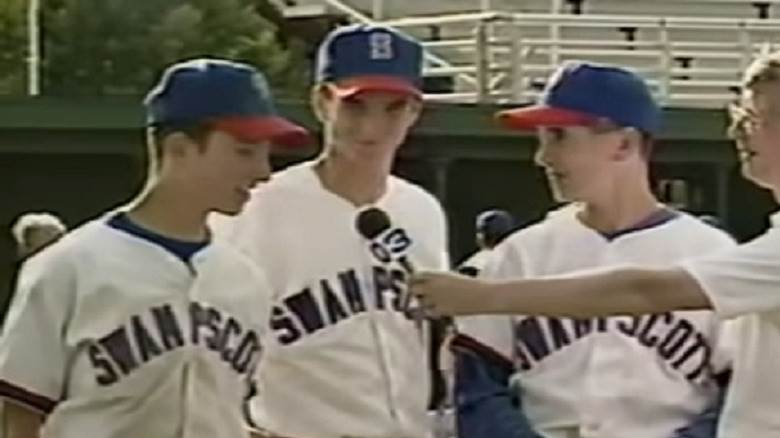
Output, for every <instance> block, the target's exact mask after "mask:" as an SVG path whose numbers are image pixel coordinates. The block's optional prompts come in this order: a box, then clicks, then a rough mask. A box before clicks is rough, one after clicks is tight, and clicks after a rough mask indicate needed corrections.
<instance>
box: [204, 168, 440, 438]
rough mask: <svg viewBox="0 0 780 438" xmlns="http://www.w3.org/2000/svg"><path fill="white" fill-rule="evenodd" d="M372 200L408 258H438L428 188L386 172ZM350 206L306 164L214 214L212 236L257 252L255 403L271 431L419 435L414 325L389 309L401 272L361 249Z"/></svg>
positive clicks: (400, 291) (401, 290)
mask: <svg viewBox="0 0 780 438" xmlns="http://www.w3.org/2000/svg"><path fill="white" fill-rule="evenodd" d="M376 206H377V207H379V208H381V209H383V210H384V211H385V212H386V213H387V214H388V215H389V217H390V219H391V222H392V226H393V227H394V228H398V229H402V230H404V232H405V233H406V234H407V235H408V236H409V237H410V239H411V246H410V247H409V248H408V250H407V254H408V256H409V258H410V259H411V261H412V263H413V264H414V265H415V266H416V267H418V268H420V269H423V268H427V269H442V268H444V267H446V263H447V262H446V260H447V255H446V254H447V253H446V228H445V219H444V213H443V211H442V209H441V207H440V205H439V203H438V202H437V201H436V199H435V198H434V197H433V196H431V195H430V194H429V193H427V192H425V191H424V190H422V189H421V188H420V187H417V186H415V185H412V184H411V183H408V182H406V181H403V180H401V179H399V178H395V177H390V179H389V180H388V186H387V192H386V193H385V195H384V196H383V197H382V198H381V199H380V200H379V201H378V202H377V203H376ZM359 211H360V210H359V209H358V208H357V207H355V206H354V205H352V204H351V203H350V202H348V201H347V200H345V199H343V198H341V197H339V196H337V195H336V194H334V193H332V192H330V191H328V190H326V189H325V188H324V187H323V186H322V184H321V183H320V180H319V177H318V176H317V175H316V173H315V172H314V169H313V163H311V162H307V163H303V164H299V165H296V166H293V167H291V168H288V169H286V170H285V171H283V172H281V173H278V174H276V175H274V177H273V179H272V181H271V182H270V183H268V184H265V185H263V186H261V187H260V188H258V189H257V190H256V191H255V192H254V193H253V195H252V199H251V201H250V202H249V204H248V205H247V206H246V208H245V210H244V213H243V214H242V215H240V216H239V217H238V218H237V220H232V221H230V220H228V221H224V222H222V220H224V218H223V219H222V220H220V219H217V225H216V228H217V230H219V231H218V233H219V235H223V236H225V237H227V238H228V239H230V240H231V241H232V242H233V243H234V244H236V245H238V247H239V248H240V249H242V250H243V251H245V252H246V253H247V254H249V255H250V256H251V257H252V258H253V259H254V260H255V261H257V263H258V264H259V266H261V267H262V268H263V269H264V270H265V271H266V274H267V277H268V279H269V281H270V283H271V287H272V290H273V293H274V297H275V305H274V307H273V314H272V318H271V329H272V333H271V336H270V337H269V339H268V341H267V343H264V344H267V345H268V350H267V351H266V354H265V355H264V357H263V359H262V361H261V364H260V367H259V373H258V388H259V395H258V397H256V399H255V400H254V403H253V412H254V415H255V421H256V423H257V424H258V425H260V426H262V427H266V428H268V429H269V430H271V431H273V432H275V433H278V434H282V435H289V436H294V437H318V438H320V437H321V438H331V437H332V438H337V437H342V436H359V437H415V438H417V437H424V436H427V435H428V433H429V420H428V417H427V415H426V408H427V402H428V398H429V382H428V369H427V363H426V362H427V360H426V351H425V342H424V339H423V338H422V334H421V331H422V330H421V327H420V326H419V324H417V323H416V322H415V321H414V320H412V319H410V318H408V317H407V316H405V315H404V314H403V313H402V312H399V311H398V303H399V299H400V298H401V297H403V296H404V294H405V292H406V282H405V280H406V278H407V273H406V272H405V271H404V270H403V269H401V267H400V266H398V265H397V264H395V263H391V264H389V265H388V264H383V263H381V262H378V261H377V260H375V259H374V258H373V257H372V256H371V254H370V252H369V251H368V242H366V241H365V239H363V238H362V237H361V236H360V235H359V234H358V232H357V231H356V228H355V220H356V217H357V214H358V212H359ZM220 222H222V223H220ZM260 316H261V315H258V317H260Z"/></svg>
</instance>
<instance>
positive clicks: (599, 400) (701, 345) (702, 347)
mask: <svg viewBox="0 0 780 438" xmlns="http://www.w3.org/2000/svg"><path fill="white" fill-rule="evenodd" d="M580 209H581V207H580V206H579V205H570V206H567V207H564V208H562V209H560V210H558V211H554V212H552V213H550V214H549V215H548V216H547V218H546V219H545V220H543V221H542V222H540V223H538V224H535V225H533V226H530V227H528V228H526V229H523V230H520V231H518V232H516V233H515V234H513V235H511V236H510V237H509V238H508V239H507V240H506V241H505V242H503V243H502V244H501V245H499V246H498V247H497V248H496V250H495V251H494V252H493V254H492V255H491V259H490V260H489V262H488V264H487V266H486V267H485V269H484V270H483V273H482V275H483V276H485V277H489V278H518V277H523V278H534V277H536V278H539V277H544V276H552V275H562V274H567V273H572V272H575V271H579V270H590V269H599V268H603V267H619V266H632V265H633V266H643V267H653V266H658V267H660V266H668V265H670V264H671V263H674V262H676V261H679V260H682V259H685V258H688V257H692V256H697V255H701V254H704V253H707V252H713V251H715V250H718V249H723V248H728V247H731V246H733V245H734V243H733V241H732V240H731V239H730V238H729V237H728V236H727V235H726V234H725V233H723V232H722V231H720V230H717V229H715V228H713V227H710V226H708V225H706V224H704V223H702V222H701V221H699V220H698V219H695V218H693V217H691V216H689V215H687V214H684V213H681V212H676V211H673V210H667V209H662V210H659V213H657V214H654V215H653V217H652V218H650V219H648V221H646V223H644V224H643V225H642V226H638V227H636V228H632V229H631V230H627V231H626V232H622V233H617V234H615V235H611V236H605V235H603V234H601V233H599V232H597V231H595V230H593V229H591V228H589V227H587V226H585V225H584V224H583V223H582V222H581V221H580V220H579V219H578V217H577V214H578V212H579V211H580ZM458 325H459V328H460V329H461V331H463V332H465V333H466V334H469V335H471V336H473V337H475V338H477V339H479V340H480V341H482V342H484V343H485V344H487V345H489V346H491V347H493V348H494V349H496V350H497V351H498V352H500V353H502V354H504V355H505V356H506V357H508V358H511V359H512V360H513V362H514V363H515V365H516V368H517V369H518V374H517V375H516V376H515V378H516V379H517V380H518V381H519V384H520V386H521V388H522V399H523V400H522V401H523V406H524V412H525V414H526V415H527V416H528V418H529V419H530V420H531V422H532V424H533V425H534V427H535V429H536V430H537V431H539V432H540V433H541V434H542V435H543V436H545V437H547V438H570V437H601V438H612V437H632V438H668V437H670V436H671V435H672V433H673V431H674V430H675V429H677V428H679V427H683V426H685V425H687V424H688V423H689V422H690V421H691V420H692V419H693V418H694V417H695V416H696V415H697V414H699V413H701V412H702V411H703V410H704V409H705V408H706V407H707V406H708V405H709V404H710V403H711V402H712V401H713V400H714V399H715V397H716V395H717V390H718V388H717V385H716V382H715V379H714V376H715V375H716V374H717V373H718V372H720V371H722V370H724V369H726V368H727V366H728V360H729V354H728V348H727V344H728V341H729V338H728V336H726V335H725V333H724V329H723V326H722V324H721V323H719V321H718V320H717V319H716V317H715V315H714V314H713V313H712V312H709V311H691V312H667V313H662V314H657V315H645V316H639V317H610V318H596V319H583V320H576V319H571V318H549V317H531V316H517V317H511V318H510V317H498V316H475V317H471V318H464V319H460V320H459V321H458Z"/></svg>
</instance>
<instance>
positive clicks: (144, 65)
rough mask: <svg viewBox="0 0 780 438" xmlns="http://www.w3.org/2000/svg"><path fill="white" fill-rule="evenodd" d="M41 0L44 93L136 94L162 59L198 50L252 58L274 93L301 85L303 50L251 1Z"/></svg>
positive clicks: (298, 88)
mask: <svg viewBox="0 0 780 438" xmlns="http://www.w3.org/2000/svg"><path fill="white" fill-rule="evenodd" d="M4 1H5V0H4ZM44 3H45V8H44V11H45V13H44V17H43V23H44V29H45V34H44V41H45V46H44V59H45V60H44V65H43V88H44V94H56V95H113V94H140V93H143V92H144V91H146V90H147V89H148V88H149V86H150V85H151V84H153V83H154V81H155V79H156V78H157V76H158V75H159V73H160V72H161V70H162V69H163V68H164V67H165V66H166V65H168V64H170V63H172V62H175V61H179V60H183V59H188V58H193V57H201V56H217V57H223V58H228V59H233V60H237V61H243V62H248V63H251V64H253V65H255V66H257V67H259V68H260V69H261V70H263V71H264V72H265V73H266V74H267V75H268V76H269V79H270V81H271V83H272V84H274V85H275V86H276V87H277V90H278V91H277V94H285V95H302V93H305V92H306V88H307V87H306V86H305V83H306V82H307V81H306V78H307V77H308V73H307V71H308V65H307V62H306V61H305V57H304V56H303V51H302V50H300V49H299V48H298V46H297V43H296V42H295V41H294V40H291V41H288V42H287V43H285V42H284V40H282V39H280V38H278V37H277V35H278V33H279V32H280V29H279V27H277V26H276V25H275V24H273V23H272V22H271V21H270V20H268V19H266V18H264V17H263V16H261V15H260V14H258V13H257V7H256V5H257V0H44Z"/></svg>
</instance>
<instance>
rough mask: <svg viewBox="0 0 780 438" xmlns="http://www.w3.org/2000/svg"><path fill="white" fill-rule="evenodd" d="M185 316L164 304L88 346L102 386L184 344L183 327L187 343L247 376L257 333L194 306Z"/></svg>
mask: <svg viewBox="0 0 780 438" xmlns="http://www.w3.org/2000/svg"><path fill="white" fill-rule="evenodd" d="M188 310H189V311H188V312H186V315H181V316H182V317H186V319H188V320H189V324H187V323H186V322H183V321H181V320H180V319H179V318H177V316H176V313H175V312H174V311H173V307H172V306H171V305H170V304H165V305H162V306H158V307H153V308H151V309H149V310H148V312H147V313H144V314H140V315H132V316H131V317H130V319H129V321H128V323H127V324H126V325H124V326H122V327H119V328H117V329H115V330H113V331H111V332H110V333H108V334H107V335H105V336H103V337H102V338H100V339H98V340H97V341H96V342H94V343H92V344H90V345H89V346H88V351H87V353H88V356H89V360H90V362H91V363H92V366H93V368H94V370H95V372H96V374H95V380H96V381H97V383H98V385H100V386H110V385H113V384H115V383H117V382H119V381H120V380H121V379H122V377H124V376H127V375H129V374H131V373H132V372H133V371H135V370H136V369H138V368H139V367H141V366H143V365H144V364H145V363H147V362H149V361H152V360H154V358H156V357H157V356H161V355H163V354H165V353H168V352H171V351H174V350H176V349H178V348H181V347H183V346H184V345H185V341H184V339H185V337H184V336H183V334H182V327H187V326H189V328H190V333H189V338H188V339H189V340H190V343H191V344H192V345H194V346H197V345H200V346H203V347H205V348H206V349H208V350H211V351H213V352H215V353H217V354H218V356H219V357H220V359H222V360H223V361H224V362H225V363H227V364H228V365H229V366H230V367H231V368H232V369H233V370H234V371H235V372H236V373H238V374H244V373H246V372H247V371H248V370H249V368H250V366H251V365H252V364H253V363H254V361H255V359H256V357H257V356H258V355H259V353H260V351H261V347H260V341H259V337H258V335H257V333H255V332H254V331H253V330H248V329H245V328H244V327H243V326H242V325H241V323H240V322H239V321H238V320H237V319H235V318H233V317H232V316H229V315H227V314H225V313H223V312H221V311H220V310H218V309H216V308H213V307H209V306H206V305H203V304H201V303H197V302H192V303H190V305H189V309H188Z"/></svg>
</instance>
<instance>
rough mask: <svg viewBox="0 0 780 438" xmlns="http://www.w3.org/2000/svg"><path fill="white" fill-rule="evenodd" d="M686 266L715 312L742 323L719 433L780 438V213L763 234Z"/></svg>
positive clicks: (723, 437)
mask: <svg viewBox="0 0 780 438" xmlns="http://www.w3.org/2000/svg"><path fill="white" fill-rule="evenodd" d="M683 266H684V268H685V269H686V270H687V271H688V272H689V273H690V274H691V275H692V276H693V277H694V278H695V279H696V280H697V281H698V282H699V284H700V285H701V287H702V289H703V290H704V292H705V293H706V294H707V296H708V297H709V299H710V301H711V302H712V305H713V306H714V308H715V311H716V312H717V314H718V315H720V316H722V317H723V318H737V321H738V326H739V330H738V339H737V351H736V353H735V360H734V374H733V377H732V383H731V387H730V388H729V392H728V397H727V398H726V406H725V408H724V412H723V416H722V417H721V420H720V425H719V431H718V437H719V438H744V437H762V438H763V437H775V436H780V415H778V412H780V379H778V378H777V374H778V370H780V213H776V214H775V215H773V217H772V228H770V229H769V230H768V231H767V232H766V233H765V234H763V235H761V236H760V237H758V238H756V239H754V240H752V241H750V242H748V243H746V244H744V245H740V246H739V247H736V248H732V249H730V250H728V251H723V252H720V253H717V254H713V255H712V256H709V257H704V258H698V259H694V260H690V261H688V262H686V263H685V264H683Z"/></svg>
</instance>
